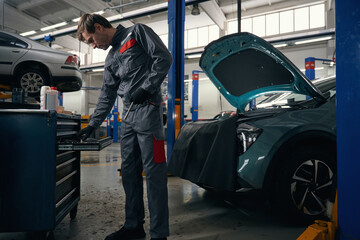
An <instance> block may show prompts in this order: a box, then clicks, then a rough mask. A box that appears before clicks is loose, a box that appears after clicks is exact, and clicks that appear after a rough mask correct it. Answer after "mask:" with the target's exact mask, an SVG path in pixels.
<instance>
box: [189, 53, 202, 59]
mask: <svg viewBox="0 0 360 240" xmlns="http://www.w3.org/2000/svg"><path fill="white" fill-rule="evenodd" d="M200 57H201V53H198V54H190V55H187V58H200Z"/></svg>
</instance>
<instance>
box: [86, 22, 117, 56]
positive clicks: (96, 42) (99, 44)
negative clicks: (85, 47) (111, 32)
mask: <svg viewBox="0 0 360 240" xmlns="http://www.w3.org/2000/svg"><path fill="white" fill-rule="evenodd" d="M94 27H95V32H94V33H89V32H88V31H86V29H85V31H84V32H83V33H82V36H83V38H84V40H85V42H86V43H87V44H89V45H91V47H93V48H94V49H95V48H100V49H103V50H106V49H107V48H108V47H109V46H110V43H111V39H109V37H108V35H107V34H106V29H105V28H104V27H103V26H101V25H100V24H98V23H95V25H94Z"/></svg>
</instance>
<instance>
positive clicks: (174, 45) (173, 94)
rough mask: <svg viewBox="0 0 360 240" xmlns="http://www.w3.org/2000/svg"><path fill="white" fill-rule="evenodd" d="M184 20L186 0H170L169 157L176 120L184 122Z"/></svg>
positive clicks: (168, 156) (174, 134)
mask: <svg viewBox="0 0 360 240" xmlns="http://www.w3.org/2000/svg"><path fill="white" fill-rule="evenodd" d="M184 21H185V0H169V1H168V23H169V50H170V52H171V54H172V57H173V64H172V66H171V68H170V71H169V74H168V77H169V78H168V108H167V116H168V122H167V159H170V156H171V152H172V149H173V146H174V143H175V138H176V133H175V132H176V131H178V130H179V129H175V121H177V123H178V124H177V126H180V127H181V126H182V125H183V124H184V107H183V106H184ZM175 99H177V101H176V102H177V107H176V109H177V112H175ZM179 99H180V100H179ZM175 115H176V116H177V119H176V118H175ZM179 123H180V124H179Z"/></svg>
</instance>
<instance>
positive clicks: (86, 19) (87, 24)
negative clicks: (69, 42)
mask: <svg viewBox="0 0 360 240" xmlns="http://www.w3.org/2000/svg"><path fill="white" fill-rule="evenodd" d="M95 23H98V24H100V25H101V26H103V27H104V28H112V25H111V23H110V22H109V21H108V20H107V19H106V18H104V17H103V16H101V15H98V14H90V13H85V14H84V15H82V16H81V18H80V20H79V23H78V28H77V37H78V39H79V40H80V41H83V40H84V38H83V36H82V33H83V32H84V31H85V30H86V31H87V32H88V33H94V32H95V27H94V24H95Z"/></svg>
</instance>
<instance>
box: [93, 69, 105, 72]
mask: <svg viewBox="0 0 360 240" xmlns="http://www.w3.org/2000/svg"><path fill="white" fill-rule="evenodd" d="M92 71H93V72H103V71H104V69H103V68H97V69H93V70H92Z"/></svg>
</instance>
